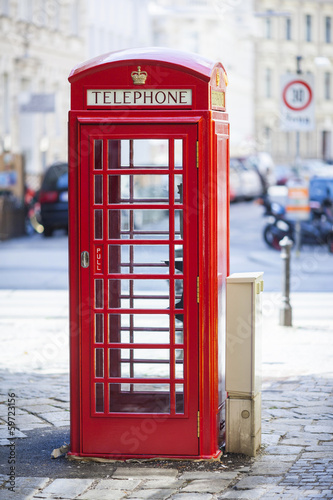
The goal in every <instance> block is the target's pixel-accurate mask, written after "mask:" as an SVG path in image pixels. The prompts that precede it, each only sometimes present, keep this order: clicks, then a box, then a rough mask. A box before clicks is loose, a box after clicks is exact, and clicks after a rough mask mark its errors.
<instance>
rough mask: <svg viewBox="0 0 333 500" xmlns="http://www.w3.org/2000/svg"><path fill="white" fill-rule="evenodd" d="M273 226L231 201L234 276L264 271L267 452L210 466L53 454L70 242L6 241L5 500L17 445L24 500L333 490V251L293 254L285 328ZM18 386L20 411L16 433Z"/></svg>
mask: <svg viewBox="0 0 333 500" xmlns="http://www.w3.org/2000/svg"><path fill="white" fill-rule="evenodd" d="M264 222H265V221H264V218H263V217H262V208H261V207H260V206H258V205H256V204H253V203H251V202H250V203H240V204H237V205H232V207H231V250H230V253H231V272H239V271H264V272H265V289H266V292H265V293H264V296H263V302H262V309H263V332H264V335H263V345H262V347H263V355H262V372H263V373H262V375H263V387H262V418H261V422H262V429H261V433H262V448H261V451H260V453H259V454H258V456H257V457H256V458H255V459H254V458H249V457H245V456H242V455H238V454H232V453H225V454H224V455H223V456H222V458H221V460H220V461H215V462H209V461H207V462H204V463H203V462H200V461H185V462H184V461H176V462H168V461H163V460H159V461H156V462H154V463H152V462H148V463H145V462H143V461H133V463H132V462H131V461H129V462H108V463H107V462H105V463H98V462H89V461H88V462H84V461H83V460H78V461H69V460H67V459H65V458H60V459H58V460H52V459H51V458H50V453H51V452H52V450H54V449H55V448H58V447H60V446H61V445H63V444H64V443H69V383H68V367H69V346H68V340H69V335H68V324H69V322H68V305H67V304H68V290H67V289H68V282H67V273H68V265H67V243H68V239H67V236H66V235H64V234H62V233H58V234H56V235H55V237H52V238H43V237H42V236H40V235H35V236H33V237H30V238H28V237H24V238H18V239H13V240H9V241H6V242H2V243H1V244H0V276H1V284H0V288H1V290H0V304H1V312H0V327H1V342H2V343H1V346H2V354H3V355H2V358H1V363H0V381H1V395H2V402H1V404H0V424H2V425H1V429H0V462H1V468H0V500H7V499H8V498H9V493H8V488H9V486H10V484H11V483H10V482H9V479H8V473H9V469H8V459H11V458H9V457H11V456H12V455H10V454H11V453H15V457H14V459H15V466H16V469H15V475H13V484H15V493H12V492H11V497H12V498H17V499H18V500H21V498H32V499H36V500H37V499H38V498H63V499H74V498H82V500H83V499H85V500H96V499H103V498H105V499H110V498H119V499H120V498H121V499H129V498H132V499H134V498H148V496H149V498H170V499H172V500H179V499H180V498H184V499H185V498H198V499H199V498H200V499H202V500H217V499H218V498H234V499H236V498H252V499H253V500H259V499H263V498H265V499H267V500H274V499H276V498H286V499H287V498H290V499H292V500H296V499H300V498H307V499H309V500H314V498H327V499H331V498H333V483H332V481H333V468H332V460H331V457H332V450H333V447H332V436H333V434H332V399H331V395H332V366H333V365H332V341H333V337H332V308H331V304H332V297H333V294H332V293H319V291H320V290H321V291H322V292H328V291H330V292H332V283H331V281H332V280H331V276H332V270H333V269H332V267H333V256H332V255H330V254H328V253H327V249H326V248H325V249H324V248H323V249H318V248H305V249H303V250H302V253H301V256H300V257H299V258H298V259H296V257H295V256H294V255H293V258H292V268H293V277H292V283H293V287H294V293H292V295H291V302H292V305H293V327H282V326H279V325H278V308H279V304H280V298H281V292H280V285H281V276H280V273H281V257H280V254H279V252H276V251H274V250H270V249H269V248H267V247H266V246H265V243H264V242H263V240H262V235H261V231H262V226H263V224H264ZM299 292H302V293H299ZM304 292H306V293H304ZM308 292H310V293H308ZM311 292H316V293H311ZM295 353H297V354H296V355H295ZM8 394H10V395H11V398H12V399H11V401H12V400H13V401H14V403H13V404H15V408H16V415H15V418H16V420H15V425H16V428H15V440H14V441H13V438H12V437H11V436H10V435H9V434H8V429H9V427H8V426H7V422H9V420H8V418H9V417H8V415H9V408H10V407H9V406H8V404H9V403H7V395H8ZM13 442H14V444H15V448H13V449H12V448H11V446H13V445H12V443H13Z"/></svg>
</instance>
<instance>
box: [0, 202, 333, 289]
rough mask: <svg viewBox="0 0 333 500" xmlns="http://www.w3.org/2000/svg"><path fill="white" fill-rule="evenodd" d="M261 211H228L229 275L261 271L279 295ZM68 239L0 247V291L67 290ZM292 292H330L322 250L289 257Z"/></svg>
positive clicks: (277, 270) (330, 270) (276, 261)
mask: <svg viewBox="0 0 333 500" xmlns="http://www.w3.org/2000/svg"><path fill="white" fill-rule="evenodd" d="M265 222H266V221H265V218H264V217H263V208H262V207H261V206H260V205H258V204H256V203H254V202H243V203H237V204H232V205H231V209H230V272H231V273H233V272H248V271H251V272H252V271H263V272H264V281H265V290H266V291H275V292H277V291H280V290H281V280H282V278H281V271H282V262H281V256H280V253H279V252H278V251H276V250H272V249H270V248H268V247H267V245H266V243H265V242H264V240H263V237H262V230H263V227H264V225H265ZM67 245H68V238H67V236H66V235H65V234H64V233H63V232H61V231H59V232H58V233H55V235H54V236H53V237H51V238H44V237H43V236H42V235H39V234H35V235H33V236H30V237H28V236H26V237H22V238H15V239H12V240H8V241H3V242H0V289H15V290H17V289H22V290H27V289H28V290H33V289H35V290H43V289H44V290H64V289H68V250H67ZM291 274H292V276H291V291H294V292H332V291H333V280H332V276H333V255H331V254H329V253H328V250H327V247H326V246H323V247H319V246H313V247H310V246H305V247H303V248H302V251H301V255H300V257H299V258H297V257H296V256H295V251H293V252H292V262H291Z"/></svg>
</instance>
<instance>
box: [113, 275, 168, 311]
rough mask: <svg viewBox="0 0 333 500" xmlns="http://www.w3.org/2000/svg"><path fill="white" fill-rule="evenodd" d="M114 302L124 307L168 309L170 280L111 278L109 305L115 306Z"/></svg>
mask: <svg viewBox="0 0 333 500" xmlns="http://www.w3.org/2000/svg"><path fill="white" fill-rule="evenodd" d="M119 298H120V304H119V300H118V299H119ZM114 304H119V305H118V307H120V308H122V309H167V308H168V307H169V305H170V301H169V280H162V279H161V280H160V279H153V280H144V279H134V280H129V279H121V280H117V279H110V280H109V307H110V308H115V307H116V306H115V305H114Z"/></svg>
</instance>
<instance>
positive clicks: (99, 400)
mask: <svg viewBox="0 0 333 500" xmlns="http://www.w3.org/2000/svg"><path fill="white" fill-rule="evenodd" d="M95 410H96V413H103V412H104V384H102V383H97V384H95Z"/></svg>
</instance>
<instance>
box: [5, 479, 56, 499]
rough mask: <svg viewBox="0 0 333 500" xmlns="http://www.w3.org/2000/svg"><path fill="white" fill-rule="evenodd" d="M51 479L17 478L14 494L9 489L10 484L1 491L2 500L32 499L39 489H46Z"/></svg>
mask: <svg viewBox="0 0 333 500" xmlns="http://www.w3.org/2000/svg"><path fill="white" fill-rule="evenodd" d="M48 481H49V479H48V478H46V477H16V478H15V488H14V492H13V491H11V490H9V489H8V486H9V483H8V482H7V484H5V485H4V487H3V489H1V490H0V500H8V499H13V500H22V499H28V498H29V499H30V498H31V497H32V496H33V495H34V493H37V492H38V490H39V489H42V488H44V486H45V485H46V484H47V483H48Z"/></svg>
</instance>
